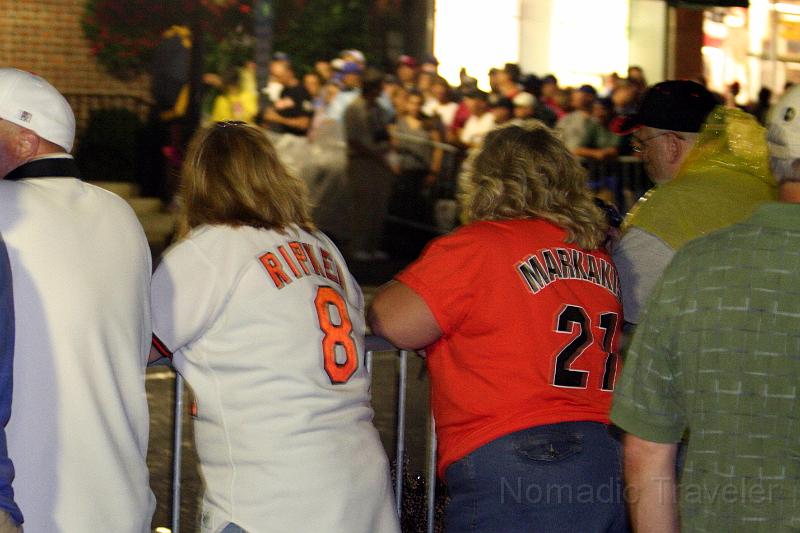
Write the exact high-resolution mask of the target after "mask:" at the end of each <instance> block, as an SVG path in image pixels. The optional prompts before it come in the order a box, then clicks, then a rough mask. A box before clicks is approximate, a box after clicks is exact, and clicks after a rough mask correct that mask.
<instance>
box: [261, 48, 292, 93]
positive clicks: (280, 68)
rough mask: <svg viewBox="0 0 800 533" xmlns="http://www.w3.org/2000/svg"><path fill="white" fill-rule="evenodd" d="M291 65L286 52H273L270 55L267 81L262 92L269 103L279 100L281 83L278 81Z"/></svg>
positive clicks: (281, 88)
mask: <svg viewBox="0 0 800 533" xmlns="http://www.w3.org/2000/svg"><path fill="white" fill-rule="evenodd" d="M291 65H292V60H291V58H290V57H289V54H287V53H286V52H275V53H274V54H273V55H272V61H270V63H269V80H268V81H267V86H266V87H265V88H264V90H263V91H264V94H266V95H267V98H269V101H270V102H277V101H278V100H280V99H281V92H282V91H283V82H281V81H280V79H281V77H283V75H284V72H285V71H286V69H287V68H291Z"/></svg>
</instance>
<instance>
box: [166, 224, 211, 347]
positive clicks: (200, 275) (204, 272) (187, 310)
mask: <svg viewBox="0 0 800 533" xmlns="http://www.w3.org/2000/svg"><path fill="white" fill-rule="evenodd" d="M224 296H225V294H224V291H223V290H222V288H221V287H220V284H219V275H218V271H217V268H216V267H215V266H214V265H213V264H212V263H211V262H210V261H209V260H208V258H207V257H206V256H205V254H203V252H202V251H201V250H200V249H199V248H198V247H197V246H196V245H195V244H194V243H193V242H192V241H191V240H184V241H181V242H180V243H178V244H176V245H175V246H174V247H173V248H172V249H171V250H169V253H165V254H164V259H163V260H162V262H161V264H160V265H159V266H158V268H157V269H156V272H155V273H154V274H153V282H152V288H151V298H152V309H153V344H154V346H155V347H156V348H157V349H158V350H159V352H161V355H163V356H166V357H171V356H172V353H174V352H177V351H178V350H179V349H181V348H182V347H184V346H186V345H187V344H190V343H191V342H192V341H193V340H195V339H197V338H198V337H199V336H200V335H201V334H202V333H203V331H205V330H206V329H208V327H209V326H210V325H211V324H212V323H213V322H214V320H215V319H216V317H217V316H218V315H219V312H220V310H221V309H222V306H223V304H224Z"/></svg>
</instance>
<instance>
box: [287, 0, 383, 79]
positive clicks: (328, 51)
mask: <svg viewBox="0 0 800 533" xmlns="http://www.w3.org/2000/svg"><path fill="white" fill-rule="evenodd" d="M373 3H374V2H372V1H370V0H339V1H334V0H306V1H305V2H303V3H302V5H299V4H298V2H296V1H295V0H274V6H275V17H276V18H275V41H274V44H273V50H280V51H282V52H286V53H288V54H289V55H290V56H291V58H292V62H293V63H294V64H295V65H296V66H297V67H299V69H300V70H302V69H303V67H305V68H306V69H310V68H311V67H312V66H313V64H314V62H315V61H316V60H318V59H331V58H333V57H336V55H337V54H338V53H339V51H341V50H343V49H347V48H356V49H358V50H361V51H362V52H364V53H365V54H366V55H367V57H369V58H370V59H372V58H376V57H380V55H381V45H380V42H379V41H378V39H376V37H375V32H374V31H373V30H374V28H372V27H371V26H372V23H373V22H374V17H373V16H372V15H373V9H372V4H373Z"/></svg>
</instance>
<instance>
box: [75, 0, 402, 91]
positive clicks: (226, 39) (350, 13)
mask: <svg viewBox="0 0 800 533" xmlns="http://www.w3.org/2000/svg"><path fill="white" fill-rule="evenodd" d="M253 6H254V0H86V4H85V7H84V13H83V17H82V19H81V23H82V26H83V32H84V34H85V35H86V38H87V39H88V40H89V42H90V43H91V50H92V53H93V54H94V55H95V56H96V57H97V60H98V62H99V63H100V64H101V65H103V66H104V67H105V68H106V69H107V70H108V72H110V73H111V74H112V75H114V76H116V77H118V78H121V79H126V78H129V77H131V76H135V75H137V74H140V73H142V72H146V71H147V70H148V68H149V65H150V61H151V57H152V52H153V49H154V48H155V46H156V45H157V44H158V43H159V40H160V37H161V34H162V33H163V32H164V31H165V30H167V29H168V28H169V27H170V26H172V25H173V24H178V25H184V26H188V27H199V28H200V30H201V31H202V33H203V36H204V50H205V65H204V67H205V69H206V71H209V72H217V73H222V72H225V71H226V70H227V69H228V68H230V67H231V66H235V65H240V64H242V63H243V62H244V61H245V60H247V59H251V58H252V57H253V45H254V41H253V36H252V32H253ZM263 6H264V7H265V8H269V7H271V9H272V12H273V13H274V15H275V22H274V24H275V27H274V42H273V46H272V49H273V50H280V51H283V52H286V53H288V54H289V55H290V56H291V57H292V60H293V63H294V64H295V66H296V67H298V70H300V71H302V70H304V69H310V68H312V66H313V64H314V62H315V61H316V60H318V59H323V58H324V59H331V58H333V57H335V56H336V55H337V54H338V53H339V51H341V50H343V49H347V48H356V49H358V50H361V51H362V52H364V53H365V55H366V56H367V57H368V58H369V59H370V61H371V62H373V63H377V64H380V63H381V62H383V60H384V59H385V58H384V50H385V46H384V43H383V39H384V38H385V32H386V29H387V28H388V27H390V26H393V25H396V24H397V23H398V22H399V21H400V20H401V15H400V14H399V13H398V12H397V10H396V9H387V8H385V7H384V8H377V7H376V2H375V0H264V2H263Z"/></svg>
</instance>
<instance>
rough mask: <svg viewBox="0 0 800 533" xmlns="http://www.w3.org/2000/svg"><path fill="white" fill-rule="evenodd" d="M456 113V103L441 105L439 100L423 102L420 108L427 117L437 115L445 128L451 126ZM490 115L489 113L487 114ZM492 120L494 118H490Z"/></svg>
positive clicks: (433, 99)
mask: <svg viewBox="0 0 800 533" xmlns="http://www.w3.org/2000/svg"><path fill="white" fill-rule="evenodd" d="M457 111H458V104H457V103H456V102H445V103H441V102H439V100H436V99H435V98H432V99H430V100H428V101H426V102H425V105H424V106H423V107H422V112H423V113H425V114H426V115H428V116H433V115H439V118H440V119H441V121H442V124H443V125H444V127H445V128H450V127H451V126H452V125H453V120H455V118H456V112H457ZM487 114H489V115H491V113H487ZM492 118H494V116H492Z"/></svg>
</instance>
